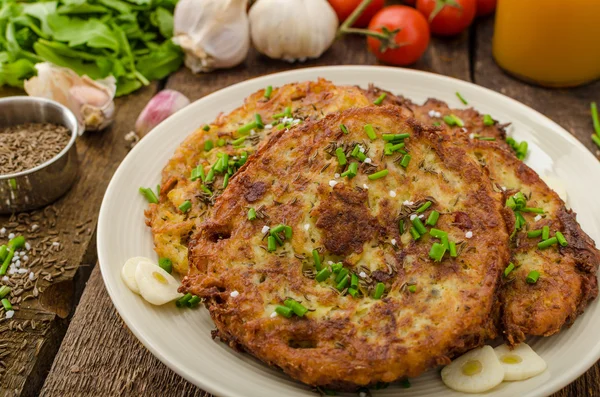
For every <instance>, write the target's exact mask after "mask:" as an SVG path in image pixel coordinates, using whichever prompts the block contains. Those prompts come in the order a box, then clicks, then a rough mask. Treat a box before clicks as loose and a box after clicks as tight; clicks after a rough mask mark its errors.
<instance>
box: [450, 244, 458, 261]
mask: <svg viewBox="0 0 600 397" xmlns="http://www.w3.org/2000/svg"><path fill="white" fill-rule="evenodd" d="M450 256H451V257H452V258H456V257H457V256H458V252H457V251H456V243H455V242H454V241H450Z"/></svg>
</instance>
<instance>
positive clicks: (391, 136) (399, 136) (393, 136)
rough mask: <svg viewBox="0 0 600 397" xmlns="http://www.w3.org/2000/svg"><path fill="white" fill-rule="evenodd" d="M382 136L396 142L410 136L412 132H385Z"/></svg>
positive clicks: (385, 139) (386, 139)
mask: <svg viewBox="0 0 600 397" xmlns="http://www.w3.org/2000/svg"><path fill="white" fill-rule="evenodd" d="M381 137H382V138H383V140H384V141H390V142H396V141H401V140H403V139H406V138H409V137H410V134H409V133H403V134H383V135H382V136H381Z"/></svg>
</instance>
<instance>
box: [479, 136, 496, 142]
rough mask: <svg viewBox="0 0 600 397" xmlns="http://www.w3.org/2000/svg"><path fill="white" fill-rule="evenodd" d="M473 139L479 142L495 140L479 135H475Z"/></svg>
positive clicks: (491, 137)
mask: <svg viewBox="0 0 600 397" xmlns="http://www.w3.org/2000/svg"><path fill="white" fill-rule="evenodd" d="M475 139H479V140H480V141H495V140H496V138H494V137H493V136H481V135H477V136H476V137H475Z"/></svg>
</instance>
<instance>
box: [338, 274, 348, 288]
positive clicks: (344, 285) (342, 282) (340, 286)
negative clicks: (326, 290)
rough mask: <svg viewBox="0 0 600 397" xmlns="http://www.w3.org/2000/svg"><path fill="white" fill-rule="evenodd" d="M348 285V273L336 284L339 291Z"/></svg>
mask: <svg viewBox="0 0 600 397" xmlns="http://www.w3.org/2000/svg"><path fill="white" fill-rule="evenodd" d="M346 285H348V275H346V276H344V278H343V279H342V280H341V281H340V282H339V283H338V284H337V285H336V286H335V288H336V289H337V290H338V291H342V290H343V289H344V288H346Z"/></svg>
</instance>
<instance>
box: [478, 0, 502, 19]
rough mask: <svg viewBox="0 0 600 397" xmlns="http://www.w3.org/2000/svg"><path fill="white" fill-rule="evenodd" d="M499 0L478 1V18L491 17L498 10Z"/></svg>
mask: <svg viewBox="0 0 600 397" xmlns="http://www.w3.org/2000/svg"><path fill="white" fill-rule="evenodd" d="M497 2H498V0H477V16H478V17H482V16H484V15H489V14H491V13H492V12H494V10H495V9H496V3H497Z"/></svg>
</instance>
